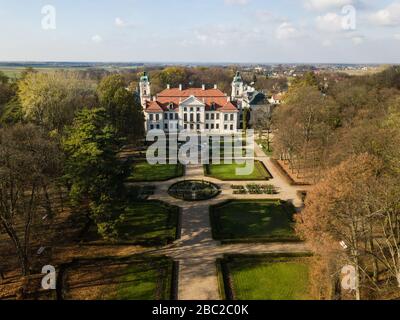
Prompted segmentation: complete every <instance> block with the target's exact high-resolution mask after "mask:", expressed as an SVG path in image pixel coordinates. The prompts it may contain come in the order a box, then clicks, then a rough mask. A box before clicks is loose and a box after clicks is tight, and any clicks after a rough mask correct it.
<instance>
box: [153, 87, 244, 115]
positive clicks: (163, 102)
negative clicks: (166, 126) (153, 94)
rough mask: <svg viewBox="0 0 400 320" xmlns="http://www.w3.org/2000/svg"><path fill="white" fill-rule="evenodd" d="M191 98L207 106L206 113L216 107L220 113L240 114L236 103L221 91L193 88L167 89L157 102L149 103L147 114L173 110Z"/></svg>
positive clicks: (160, 94) (159, 95)
mask: <svg viewBox="0 0 400 320" xmlns="http://www.w3.org/2000/svg"><path fill="white" fill-rule="evenodd" d="M190 96H194V97H196V98H197V99H199V100H200V101H201V102H203V103H204V104H205V105H206V111H210V110H211V108H212V106H213V105H214V107H215V110H216V111H220V112H239V111H238V109H237V107H236V106H235V104H234V102H231V101H228V97H227V96H226V95H225V94H224V93H223V92H222V91H221V90H219V89H208V90H203V89H201V88H200V89H198V88H191V89H186V90H179V89H178V88H176V89H166V90H164V91H162V92H161V93H159V94H158V95H157V99H156V101H149V102H147V104H146V112H152V113H154V112H163V111H168V109H169V107H170V106H172V108H173V110H176V109H177V108H178V107H179V104H180V103H181V102H182V101H184V100H185V99H187V98H189V97H190Z"/></svg>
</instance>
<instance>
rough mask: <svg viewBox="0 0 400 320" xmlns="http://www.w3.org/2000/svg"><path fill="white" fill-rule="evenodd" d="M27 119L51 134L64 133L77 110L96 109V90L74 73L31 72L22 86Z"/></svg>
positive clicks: (19, 86)
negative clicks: (53, 132)
mask: <svg viewBox="0 0 400 320" xmlns="http://www.w3.org/2000/svg"><path fill="white" fill-rule="evenodd" d="M18 97H19V100H20V102H21V106H22V111H23V114H24V118H25V119H27V120H28V121H32V122H34V123H35V124H37V125H40V126H43V127H44V128H46V129H47V130H49V131H52V130H55V131H56V132H59V133H62V131H63V130H64V128H65V126H67V125H70V124H71V123H72V121H73V119H74V116H75V113H76V111H77V110H80V109H82V108H83V107H93V106H94V105H95V104H96V96H95V93H94V90H93V86H92V85H91V84H90V83H89V82H88V81H84V80H81V79H80V78H79V77H78V75H77V74H76V73H74V72H50V73H35V72H28V73H27V74H26V76H25V78H23V79H21V81H20V82H19V83H18Z"/></svg>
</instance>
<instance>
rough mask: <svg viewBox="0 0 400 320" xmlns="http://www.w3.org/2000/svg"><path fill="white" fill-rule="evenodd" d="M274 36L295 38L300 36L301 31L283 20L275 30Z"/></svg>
mask: <svg viewBox="0 0 400 320" xmlns="http://www.w3.org/2000/svg"><path fill="white" fill-rule="evenodd" d="M275 35H276V38H277V39H279V40H288V39H295V38H299V37H300V36H301V32H300V31H299V30H298V29H297V28H296V27H294V26H293V25H292V24H291V23H290V22H284V23H282V24H280V25H279V27H278V28H277V30H276V34H275Z"/></svg>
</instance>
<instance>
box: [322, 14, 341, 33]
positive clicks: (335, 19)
mask: <svg viewBox="0 0 400 320" xmlns="http://www.w3.org/2000/svg"><path fill="white" fill-rule="evenodd" d="M315 22H316V25H317V29H318V30H320V31H327V32H340V31H343V17H342V16H340V15H338V14H336V13H332V12H331V13H327V14H325V15H323V16H318V17H317V18H316V21H315Z"/></svg>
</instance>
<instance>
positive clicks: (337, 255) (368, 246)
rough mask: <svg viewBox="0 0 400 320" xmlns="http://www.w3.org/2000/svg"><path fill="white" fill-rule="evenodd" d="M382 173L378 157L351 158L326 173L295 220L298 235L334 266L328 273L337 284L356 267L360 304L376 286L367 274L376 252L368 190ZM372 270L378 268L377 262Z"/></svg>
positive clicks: (357, 294) (357, 292) (357, 297)
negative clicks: (342, 274) (348, 269)
mask: <svg viewBox="0 0 400 320" xmlns="http://www.w3.org/2000/svg"><path fill="white" fill-rule="evenodd" d="M381 170H382V163H381V162H380V161H379V160H378V159H377V158H376V157H373V156H370V155H368V154H363V155H360V156H355V157H350V158H349V159H348V160H346V161H344V162H343V163H342V164H340V165H339V166H338V167H335V168H334V169H332V170H330V171H328V172H327V173H326V175H325V176H326V178H325V179H323V180H322V181H321V182H319V183H318V184H317V185H316V186H315V187H314V188H313V190H312V191H311V192H310V193H309V194H308V196H307V200H306V203H305V210H304V211H303V212H302V213H301V214H298V215H297V216H296V222H297V223H296V231H297V233H298V234H299V235H300V236H301V238H302V239H304V240H306V241H307V242H308V243H309V244H310V245H311V247H312V248H313V251H314V252H315V253H316V255H317V256H319V257H320V258H322V259H323V260H325V261H326V262H327V265H332V264H333V265H334V266H333V267H327V268H326V269H329V270H332V272H333V273H332V277H333V278H334V275H336V274H338V273H340V270H341V268H342V267H344V266H345V265H346V264H351V265H353V266H354V267H355V270H356V280H357V281H356V283H358V284H359V285H358V286H357V287H356V299H357V300H360V299H361V288H362V287H363V286H366V285H367V284H368V283H371V282H373V281H374V280H376V279H372V278H371V277H370V272H369V271H368V266H369V265H368V257H367V255H368V254H369V252H371V250H372V251H373V250H374V244H373V239H374V238H373V234H372V230H373V229H374V227H373V217H374V214H373V212H371V207H372V206H371V203H372V202H371V198H370V197H369V196H370V192H369V190H371V189H370V188H371V186H376V181H377V180H378V178H379V176H380V173H381ZM341 242H342V243H344V244H345V245H346V247H347V248H346V250H343V248H342V247H341V246H340V244H339V243H341ZM373 266H374V268H377V263H376V261H375V263H374V264H373ZM377 273H378V270H374V274H375V275H376V274H377ZM326 286H327V287H328V288H329V287H330V286H329V284H327V285H326Z"/></svg>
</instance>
